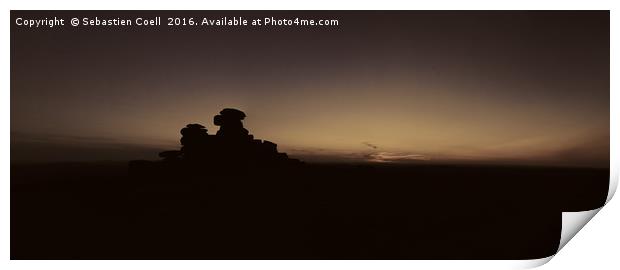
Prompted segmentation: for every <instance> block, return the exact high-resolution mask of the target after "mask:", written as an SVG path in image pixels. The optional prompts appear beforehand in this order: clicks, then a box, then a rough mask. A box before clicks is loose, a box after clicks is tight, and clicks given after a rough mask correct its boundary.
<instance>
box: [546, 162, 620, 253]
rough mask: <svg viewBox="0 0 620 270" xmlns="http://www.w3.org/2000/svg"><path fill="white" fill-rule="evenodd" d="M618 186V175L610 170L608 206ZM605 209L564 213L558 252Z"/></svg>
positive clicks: (606, 201)
mask: <svg viewBox="0 0 620 270" xmlns="http://www.w3.org/2000/svg"><path fill="white" fill-rule="evenodd" d="M617 186H618V173H617V171H616V170H614V169H613V168H612V169H611V170H610V177H609V191H608V192H607V199H606V200H605V204H607V203H608V202H609V201H610V200H611V198H612V197H613V195H614V193H615V192H616V188H617ZM603 207H605V206H601V207H599V208H596V209H592V210H587V211H579V212H562V234H561V237H560V244H559V246H558V252H559V251H560V250H562V248H563V247H564V246H565V245H566V244H567V243H568V241H570V239H572V238H573V237H574V236H575V235H576V234H577V233H578V232H579V231H580V230H581V229H582V228H583V227H584V226H585V225H586V224H587V223H588V222H589V221H590V220H591V219H592V218H593V217H594V216H595V215H596V214H597V213H598V212H599V211H600V210H601V209H602V208H603Z"/></svg>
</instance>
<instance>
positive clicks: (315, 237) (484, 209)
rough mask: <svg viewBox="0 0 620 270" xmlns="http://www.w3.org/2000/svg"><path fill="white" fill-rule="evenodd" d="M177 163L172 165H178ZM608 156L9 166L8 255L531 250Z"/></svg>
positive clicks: (506, 254) (409, 255) (487, 255)
mask: <svg viewBox="0 0 620 270" xmlns="http://www.w3.org/2000/svg"><path fill="white" fill-rule="evenodd" d="M175 166H176V165H175ZM608 177H609V172H608V170H606V169H570V168H537V167H506V166H504V167H498V166H431V165H429V166H389V165H384V166H382V165H358V166H355V165H312V164H301V165H296V166H290V167H286V168H278V169H273V168H271V169H265V168H261V167H251V166H250V167H246V168H245V169H243V170H239V169H235V168H230V167H229V168H226V167H221V166H220V167H216V168H205V167H187V168H183V169H179V168H175V169H173V170H169V169H165V168H159V169H158V170H155V171H154V172H152V174H151V175H139V176H131V177H130V174H129V171H128V167H127V163H90V164H86V163H82V164H80V163H74V164H47V165H14V166H12V168H11V178H12V179H11V258H12V259H530V258H541V257H546V256H549V255H552V254H554V253H555V251H556V250H557V247H558V243H559V239H560V231H561V212H562V211H581V210H590V209H594V208H597V207H600V206H602V205H603V203H604V201H605V198H606V194H607V187H608Z"/></svg>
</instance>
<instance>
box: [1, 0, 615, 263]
mask: <svg viewBox="0 0 620 270" xmlns="http://www.w3.org/2000/svg"><path fill="white" fill-rule="evenodd" d="M617 2H620V1H592V0H590V1H585V0H584V1H575V0H549V1H542V0H521V1H490V0H489V1H480V0H469V1H462V0H445V1H438V0H434V1H426V2H423V1H385V0H384V1H365V0H364V1H352V2H346V1H342V2H337V1H333V0H315V1H308V2H302V3H294V1H251V0H245V1H236V2H234V3H232V1H221V2H210V3H203V1H188V2H180V1H161V0H151V1H126V0H123V1H120V0H107V1H101V2H96V3H93V2H88V1H77V0H71V1H67V0H62V1H49V0H35V1H27V2H26V1H19V2H18V1H13V2H8V3H7V2H3V5H5V6H6V7H5V8H4V12H3V13H2V15H1V16H2V19H3V20H2V21H3V22H4V25H3V27H2V30H1V31H2V36H3V37H4V38H5V41H4V42H2V45H1V46H2V49H3V51H4V52H5V53H4V54H3V55H2V59H3V61H2V63H4V65H2V71H3V72H2V74H3V77H4V80H3V82H4V86H3V91H2V92H1V93H0V95H1V98H0V102H2V104H1V105H2V106H0V110H2V114H1V116H0V119H1V121H2V123H0V128H2V133H0V136H2V139H3V141H4V144H2V145H1V146H0V147H2V148H1V149H0V153H2V157H1V158H2V163H1V164H0V166H1V167H0V168H1V169H0V170H1V172H2V176H3V177H2V184H3V186H2V188H0V190H1V192H2V194H1V196H0V198H1V199H0V200H1V201H2V203H1V207H0V216H1V217H2V219H1V220H2V223H1V224H0V226H1V231H2V234H0V251H1V252H2V254H3V255H4V258H5V265H4V266H8V268H9V269H112V268H119V267H122V268H145V269H173V268H175V269H176V268H179V269H204V268H207V267H208V268H209V269H319V268H330V269H379V268H381V269H412V268H423V269H462V268H476V269H513V268H523V267H534V266H537V265H540V264H542V263H544V262H546V261H548V260H549V259H550V258H546V259H541V260H533V261H303V262H302V261H9V260H8V258H9V243H10V242H9V224H8V220H7V218H8V217H9V196H10V192H9V190H10V189H9V169H10V166H9V165H10V151H9V147H10V145H9V141H10V125H9V123H10V109H9V106H10V90H9V89H10V85H9V79H10V73H9V71H10V61H9V57H10V50H9V41H8V37H9V32H10V24H9V10H10V9H34V10H45V9H50V10H62V9H67V10H76V9H110V10H121V9H134V10H143V9H146V10H151V9H153V10H154V9H163V10H184V9H206V10H208V9H220V10H222V9H245V10H253V9H257V10H288V9H316V10H328V9H336V10H338V9H340V10H348V9H355V10H364V9H388V10H389V9H418V10H434V9H453V10H460V9H463V10H476V9H480V10H489V9H519V10H524V9H525V10H530V9H542V10H545V9H549V10H556V9H574V10H579V9H603V10H611V27H612V35H611V38H612V39H611V43H612V49H611V53H612V65H611V74H617V72H614V71H615V70H616V69H615V67H616V64H617V63H618V60H619V59H618V54H617V53H614V52H616V51H618V42H617V38H616V36H617V32H616V33H614V32H613V30H616V31H617V29H619V27H618V26H619V23H618V22H619V20H618V18H617V17H614V14H615V12H614V11H615V10H616V9H615V7H616V6H617V5H618V4H617ZM619 95H620V94H619V93H618V86H617V83H616V78H615V76H612V77H611V126H610V128H611V138H612V142H611V154H612V157H611V161H612V166H611V173H612V179H614V181H612V185H613V187H614V188H613V189H612V190H611V191H610V193H609V198H611V196H612V195H613V192H614V191H615V186H617V179H618V172H619V171H618V165H619V164H618V160H619V159H618V153H619V148H618V147H619V146H618V145H619V144H618V142H617V138H619V137H620V133H619V132H618V131H619V129H618V126H619V125H620V117H619V116H620V115H619V112H620V110H619V109H617V108H616V106H618V104H619V101H620V100H619ZM614 139H615V140H614ZM609 198H608V199H609ZM610 205H613V203H610ZM607 207H608V206H605V208H607ZM614 207H615V212H613V211H605V209H603V210H601V211H602V212H603V213H604V214H603V215H605V216H604V217H601V218H600V220H599V223H597V224H595V225H596V226H598V227H597V228H598V229H599V230H598V231H593V230H587V227H586V231H588V234H592V235H593V236H594V239H592V240H593V241H597V240H598V242H592V241H590V242H588V241H587V240H588V239H587V236H590V235H587V236H583V235H582V236H580V235H577V236H576V237H575V239H579V240H580V241H581V242H586V244H587V245H588V246H586V244H583V246H580V247H577V246H576V245H571V243H569V244H568V245H567V247H566V248H564V249H563V251H562V252H560V255H557V256H556V258H555V259H554V260H553V261H554V263H550V264H548V265H546V266H545V269H577V268H573V267H574V266H576V265H581V266H582V267H587V266H589V265H590V264H592V263H594V262H591V261H589V260H588V258H592V257H594V258H596V259H597V260H598V261H603V262H604V263H596V265H598V267H597V268H596V269H620V264H619V263H618V260H616V259H615V258H616V257H617V254H615V252H614V253H611V252H613V251H617V250H618V233H617V228H618V227H619V226H618V224H619V221H618V220H619V217H618V215H619V212H620V211H618V206H617V203H616V204H615V206H614ZM610 212H612V213H610ZM598 218H599V217H595V218H594V220H595V221H597V219H598ZM602 222H606V223H602ZM614 224H615V226H614ZM593 226H594V225H593ZM601 228H602V229H601ZM606 239H612V240H611V241H606ZM564 252H565V253H569V252H573V253H570V254H573V255H572V256H562V253H564ZM575 252H577V253H575ZM579 252H581V253H579ZM604 254H607V256H605V257H602V256H604ZM566 255H568V254H566ZM584 256H585V257H584ZM560 258H561V259H562V260H561V261H560ZM556 261H557V262H556ZM575 262H577V264H575Z"/></svg>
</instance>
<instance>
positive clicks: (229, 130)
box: [130, 108, 300, 168]
mask: <svg viewBox="0 0 620 270" xmlns="http://www.w3.org/2000/svg"><path fill="white" fill-rule="evenodd" d="M245 117H246V115H245V113H244V112H242V111H240V110H237V109H231V108H226V109H223V110H222V111H220V114H218V115H216V116H214V117H213V124H214V125H216V126H219V130H218V131H217V133H216V135H209V134H208V130H207V128H206V127H205V126H203V125H201V124H195V123H194V124H188V125H187V126H186V127H184V128H182V129H181V135H182V137H181V145H182V147H181V149H180V150H170V151H164V152H161V153H159V157H161V158H162V161H163V162H165V163H175V164H200V165H204V166H222V165H223V166H231V165H234V166H240V165H256V164H259V165H261V166H262V165H275V164H279V165H282V164H297V163H300V161H299V160H297V159H291V158H289V157H288V155H287V154H286V153H280V152H278V149H277V144H275V143H273V142H270V141H266V140H265V141H263V140H257V139H254V136H253V135H251V134H249V131H248V130H247V129H245V128H244V127H243V122H242V120H243V119H245ZM145 163H150V162H148V161H132V162H131V163H130V167H133V168H135V167H136V166H138V167H141V166H140V165H141V164H142V165H143V164H145Z"/></svg>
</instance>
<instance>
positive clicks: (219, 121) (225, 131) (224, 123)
mask: <svg viewBox="0 0 620 270" xmlns="http://www.w3.org/2000/svg"><path fill="white" fill-rule="evenodd" d="M243 119H245V113H244V112H242V111H240V110H237V109H230V108H227V109H223V110H222V111H221V112H220V114H219V115H216V116H215V117H213V124H215V125H216V126H219V127H220V129H219V130H218V131H217V135H218V136H222V137H225V138H228V139H251V138H250V135H249V132H248V130H247V129H245V128H243V123H242V122H241V120H243Z"/></svg>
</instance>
